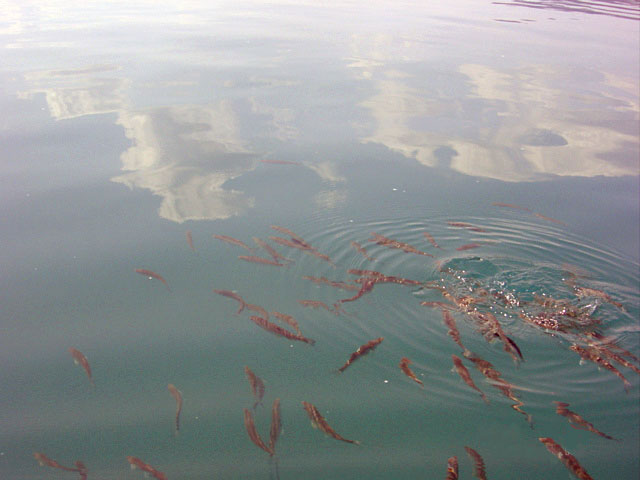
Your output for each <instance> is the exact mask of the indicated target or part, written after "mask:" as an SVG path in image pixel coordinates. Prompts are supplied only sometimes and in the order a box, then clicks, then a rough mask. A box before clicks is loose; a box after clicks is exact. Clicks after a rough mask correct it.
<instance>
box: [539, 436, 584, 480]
mask: <svg viewBox="0 0 640 480" xmlns="http://www.w3.org/2000/svg"><path fill="white" fill-rule="evenodd" d="M538 440H540V441H541V442H542V444H543V445H544V446H545V447H547V450H549V452H550V453H551V454H552V455H553V456H554V457H557V458H558V460H560V461H561V462H562V463H563V464H564V466H565V467H567V469H568V470H569V471H570V472H571V473H572V474H574V475H575V476H576V477H577V478H578V479H579V480H593V478H592V477H591V475H589V474H588V473H587V471H586V470H585V469H584V468H583V467H582V465H580V463H579V462H578V460H577V459H576V457H574V456H573V455H571V454H570V453H567V452H566V451H565V450H564V449H563V448H562V447H561V446H560V445H559V444H558V443H556V441H555V440H554V439H552V438H549V437H539V438H538Z"/></svg>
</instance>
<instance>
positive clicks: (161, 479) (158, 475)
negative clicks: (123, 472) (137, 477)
mask: <svg viewBox="0 0 640 480" xmlns="http://www.w3.org/2000/svg"><path fill="white" fill-rule="evenodd" d="M126 458H127V462H129V465H130V466H131V469H135V468H139V469H140V470H142V471H143V472H144V473H145V476H146V474H147V473H149V474H151V476H152V477H153V478H155V479H156V480H167V476H166V475H165V474H164V473H162V472H161V471H159V470H156V469H155V468H153V467H152V466H151V465H149V464H148V463H144V462H143V461H142V460H140V459H139V458H137V457H132V456H130V455H129V456H127V457H126Z"/></svg>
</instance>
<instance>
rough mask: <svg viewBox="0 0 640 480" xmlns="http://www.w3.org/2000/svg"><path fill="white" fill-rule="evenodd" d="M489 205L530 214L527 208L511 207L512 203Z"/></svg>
mask: <svg viewBox="0 0 640 480" xmlns="http://www.w3.org/2000/svg"><path fill="white" fill-rule="evenodd" d="M491 205H493V206H494V207H504V208H513V209H515V210H524V211H525V212H530V211H531V210H529V209H528V208H527V207H521V206H519V205H513V204H512V203H502V202H493V203H492V204H491Z"/></svg>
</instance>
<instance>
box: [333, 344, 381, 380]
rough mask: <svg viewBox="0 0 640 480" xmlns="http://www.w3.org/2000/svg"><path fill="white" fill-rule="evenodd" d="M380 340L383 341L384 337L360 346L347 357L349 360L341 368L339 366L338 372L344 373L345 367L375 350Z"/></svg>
mask: <svg viewBox="0 0 640 480" xmlns="http://www.w3.org/2000/svg"><path fill="white" fill-rule="evenodd" d="M382 340H384V337H379V338H376V339H373V340H371V341H369V342H367V343H365V344H364V345H360V346H359V347H358V349H357V350H356V351H355V352H353V353H352V354H351V356H350V357H349V360H347V362H346V363H345V364H344V365H343V366H341V367H340V368H339V369H338V370H339V371H340V372H344V371H345V370H346V369H347V367H348V366H349V365H351V364H352V363H353V362H355V361H356V360H357V359H358V358H360V357H361V356H362V355H366V354H367V353H369V352H370V351H372V350H373V349H374V348H376V347H377V346H378V345H380V343H381V342H382Z"/></svg>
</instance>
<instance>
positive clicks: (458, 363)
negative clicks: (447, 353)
mask: <svg viewBox="0 0 640 480" xmlns="http://www.w3.org/2000/svg"><path fill="white" fill-rule="evenodd" d="M451 359H452V360H453V365H454V367H455V370H456V372H458V375H460V378H462V380H464V383H466V384H467V385H469V386H470V387H471V388H473V389H474V390H475V391H476V392H478V393H479V394H480V396H481V397H482V400H484V401H485V403H489V400H488V399H487V396H486V395H485V394H484V392H483V391H482V390H480V389H479V388H478V387H477V386H476V384H475V383H474V382H473V380H472V379H471V374H470V373H469V370H467V367H465V366H464V365H463V364H462V360H460V357H458V356H457V355H451Z"/></svg>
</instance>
